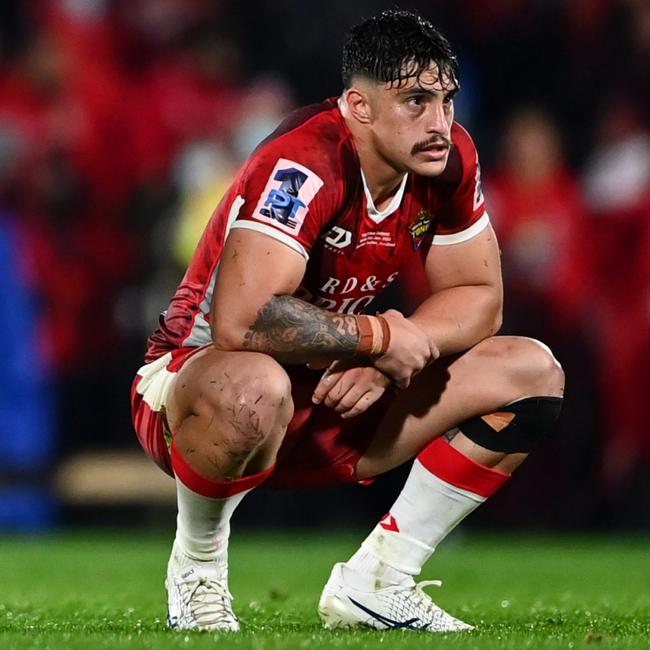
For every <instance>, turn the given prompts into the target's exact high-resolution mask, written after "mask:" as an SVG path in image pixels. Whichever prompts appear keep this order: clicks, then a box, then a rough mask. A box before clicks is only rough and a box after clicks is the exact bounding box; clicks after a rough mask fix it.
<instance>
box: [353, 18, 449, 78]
mask: <svg viewBox="0 0 650 650" xmlns="http://www.w3.org/2000/svg"><path fill="white" fill-rule="evenodd" d="M432 63H434V64H436V65H437V66H438V71H439V77H440V79H441V80H448V84H449V85H453V86H457V85H458V59H457V58H456V55H455V54H454V53H453V51H452V49H451V45H450V44H449V41H448V40H447V38H446V37H445V36H444V35H443V34H442V33H441V32H440V31H439V30H437V29H436V28H435V27H434V26H433V24H432V23H430V22H429V21H428V20H425V19H424V18H422V17H421V16H419V15H418V14H415V13H412V12H410V11H401V10H389V11H383V12H382V13H380V14H378V15H377V16H373V17H372V18H368V19H367V20H364V21H363V22H361V23H359V24H358V25H355V26H354V27H353V28H352V29H351V30H350V31H349V32H348V35H347V37H346V39H345V44H344V46H343V66H342V77H343V85H344V87H345V88H349V87H350V85H351V83H352V79H353V77H355V76H363V77H366V78H368V79H371V80H373V81H377V82H381V83H389V84H390V85H391V86H398V87H399V86H400V85H402V84H403V83H404V82H405V81H406V80H407V79H411V78H413V77H415V78H418V77H419V76H420V75H421V74H422V73H423V72H424V71H425V70H427V69H428V68H430V67H431V64H432Z"/></svg>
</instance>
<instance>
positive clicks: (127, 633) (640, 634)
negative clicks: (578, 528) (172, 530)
mask: <svg viewBox="0 0 650 650" xmlns="http://www.w3.org/2000/svg"><path fill="white" fill-rule="evenodd" d="M163 537H164V536H161V537H155V536H137V535H133V536H123V537H120V536H106V535H99V534H96V535H82V534H77V535H60V536H51V537H49V536H48V537H41V538H36V539H31V540H30V539H6V538H5V539H3V538H0V648H2V649H3V650H14V649H15V650H24V649H26V648H38V649H40V650H46V649H49V648H57V649H58V648H65V649H66V650H67V649H71V650H74V649H79V650H92V649H94V648H106V649H109V648H110V649H111V650H122V649H127V648H128V649H129V650H131V649H135V648H138V649H140V648H143V649H144V648H165V649H168V648H169V649H175V648H183V649H193V648H215V647H217V646H221V647H222V648H250V649H251V650H271V649H276V648H277V649H278V650H279V649H282V650H285V649H293V648H297V649H300V648H309V649H312V648H340V649H347V648H380V647H387V648H388V647H390V648H391V650H392V649H402V648H451V649H454V650H455V649H464V650H469V649H477V650H479V649H481V650H482V649H490V650H493V649H495V648H499V649H501V648H506V649H513V650H515V649H516V650H520V649H524V648H540V649H551V648H552V649H555V648H576V649H577V648H591V649H594V648H635V649H636V648H644V649H647V648H650V544H649V542H650V540H648V539H639V540H633V539H628V540H620V539H616V538H611V539H610V538H607V539H605V538H599V539H594V540H589V539H587V538H534V537H527V538H520V537H508V536H503V537H492V538H474V537H473V536H469V537H467V538H464V539H459V538H455V539H452V540H450V542H449V543H448V544H447V545H446V547H445V548H442V549H440V550H439V552H438V553H436V556H435V558H434V559H433V560H432V561H431V562H430V563H429V565H428V567H427V570H426V571H425V573H424V575H423V576H422V577H423V578H441V579H443V580H444V581H445V586H444V587H443V589H441V590H435V594H434V597H435V600H436V601H437V602H438V603H439V604H440V605H442V606H443V607H445V608H446V609H448V610H449V611H450V612H452V613H454V614H456V615H458V616H460V617H461V618H463V619H465V620H466V621H469V622H471V623H474V624H476V625H477V626H478V630H477V631H476V632H473V633H471V634H465V635H457V636H453V635H445V636H441V635H433V634H426V633H409V632H373V631H355V632H349V631H337V632H327V631H325V630H323V629H322V628H321V627H320V624H319V621H318V618H317V615H316V602H317V600H318V596H319V594H320V589H321V587H322V585H323V583H324V582H325V580H326V578H327V576H328V574H329V569H330V567H331V565H332V563H333V562H335V561H337V560H340V559H345V558H347V557H348V556H349V554H350V553H351V552H352V551H353V550H354V549H355V547H356V543H357V542H358V537H357V536H350V535H349V534H346V535H339V536H337V535H329V536H324V535H315V534H311V535H301V534H299V533H294V534H286V535H282V536H278V535H276V534H272V535H266V536H255V537H253V536H248V537H247V536H241V535H240V536H238V537H235V540H234V542H233V545H232V549H231V588H232V590H233V592H234V593H235V608H236V611H237V613H238V614H239V616H240V620H241V623H242V632H241V633H240V634H236V635H228V634H220V635H208V634H200V633H183V632H180V633H173V632H169V631H167V630H166V629H165V624H164V623H165V621H164V618H165V612H164V589H163V573H164V567H165V564H166V561H167V553H168V540H167V539H163Z"/></svg>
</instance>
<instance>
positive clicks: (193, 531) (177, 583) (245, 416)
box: [166, 348, 293, 630]
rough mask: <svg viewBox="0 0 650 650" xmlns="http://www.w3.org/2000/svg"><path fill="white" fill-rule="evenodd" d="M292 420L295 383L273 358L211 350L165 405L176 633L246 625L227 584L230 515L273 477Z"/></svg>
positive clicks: (181, 377) (191, 364)
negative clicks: (174, 513) (173, 495)
mask: <svg viewBox="0 0 650 650" xmlns="http://www.w3.org/2000/svg"><path fill="white" fill-rule="evenodd" d="M292 414H293V403H292V400H291V384H290V382H289V378H288V376H287V374H286V373H285V371H284V370H283V369H282V367H281V366H280V365H279V364H277V363H276V362H275V361H274V360H273V359H272V358H271V357H269V356H267V355H261V354H256V353H249V352H243V353H240V352H222V351H218V350H215V349H213V348H206V349H205V350H202V351H201V352H198V353H197V354H196V355H195V356H193V357H192V358H191V359H189V360H188V361H187V362H186V364H185V365H184V366H183V368H182V369H181V370H180V371H179V373H178V375H177V377H176V379H175V381H174V384H173V386H172V388H171V390H170V394H169V396H168V399H167V404H166V417H167V422H168V424H169V429H170V431H171V433H172V448H171V460H172V466H173V469H174V474H175V476H176V486H177V499H178V518H177V530H176V538H175V540H174V547H173V550H172V555H171V558H170V562H169V567H168V574H167V590H168V597H169V598H168V603H169V624H170V627H174V628H178V629H204V630H237V629H238V628H239V625H238V622H237V619H236V617H235V615H234V613H233V612H232V608H231V600H232V597H231V595H230V593H229V591H228V587H227V579H228V556H227V553H228V538H229V534H230V518H231V516H232V514H233V512H234V510H235V508H236V507H237V505H238V504H239V503H240V502H241V500H242V499H243V497H244V496H245V495H246V494H247V493H248V492H249V491H251V490H252V489H253V488H255V487H256V486H257V485H259V484H260V483H261V482H263V481H264V479H265V478H266V477H267V476H268V475H269V474H270V472H271V471H272V469H273V465H274V463H275V457H276V454H277V451H278V448H279V446H280V444H281V442H282V438H283V436H284V433H285V431H286V427H287V424H288V423H289V421H290V420H291V417H292Z"/></svg>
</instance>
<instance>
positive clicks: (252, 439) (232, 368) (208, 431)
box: [186, 352, 293, 455]
mask: <svg viewBox="0 0 650 650" xmlns="http://www.w3.org/2000/svg"><path fill="white" fill-rule="evenodd" d="M196 370H198V372H197V377H196V380H195V381H193V382H191V387H192V391H191V394H190V395H188V396H187V397H188V399H187V402H186V403H187V406H188V408H187V411H186V416H198V417H200V418H201V419H202V420H204V421H205V424H207V425H208V426H207V428H205V429H204V430H205V435H206V436H207V437H209V438H214V439H215V440H214V442H215V443H217V444H218V445H219V446H221V445H223V446H225V447H227V448H228V449H229V450H230V451H231V452H232V453H236V454H237V455H239V454H245V453H247V452H252V451H254V450H255V449H256V448H258V447H259V446H260V445H262V444H263V443H264V442H265V441H266V440H267V439H268V438H269V436H272V435H275V434H278V435H279V434H280V433H281V432H283V431H284V428H286V426H287V425H288V424H289V422H290V420H291V418H292V417H293V401H292V399H291V381H290V380H289V377H288V375H287V373H286V372H285V370H284V369H283V368H282V366H280V364H279V363H277V362H276V361H275V360H274V359H272V358H271V357H269V356H268V355H264V354H257V353H253V352H251V353H242V355H240V356H238V357H237V359H236V362H234V363H223V359H222V358H219V360H218V361H217V362H215V363H209V362H208V363H203V364H202V366H201V368H200V370H199V369H196ZM187 387H188V388H189V386H187Z"/></svg>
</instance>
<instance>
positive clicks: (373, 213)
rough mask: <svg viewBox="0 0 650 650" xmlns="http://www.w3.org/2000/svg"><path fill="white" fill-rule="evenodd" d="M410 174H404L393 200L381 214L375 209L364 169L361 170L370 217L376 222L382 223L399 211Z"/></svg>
mask: <svg viewBox="0 0 650 650" xmlns="http://www.w3.org/2000/svg"><path fill="white" fill-rule="evenodd" d="M408 176H409V175H408V174H404V176H403V178H402V182H401V183H400V185H399V187H398V188H397V192H395V196H393V200H392V201H391V202H390V203H389V205H388V207H386V208H385V209H384V210H382V211H381V212H380V211H379V210H377V208H376V207H375V202H374V201H373V200H372V196H371V195H370V190H369V189H368V183H366V177H365V176H364V173H363V169H362V170H361V180H362V181H363V191H364V192H365V194H366V203H367V205H368V216H369V217H370V218H371V219H372V220H373V221H374V222H375V223H381V222H382V221H383V220H384V219H386V217H390V215H391V214H393V212H395V210H397V209H398V208H399V206H400V204H401V203H402V198H403V197H404V190H405V189H406V181H407V180H408Z"/></svg>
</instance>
